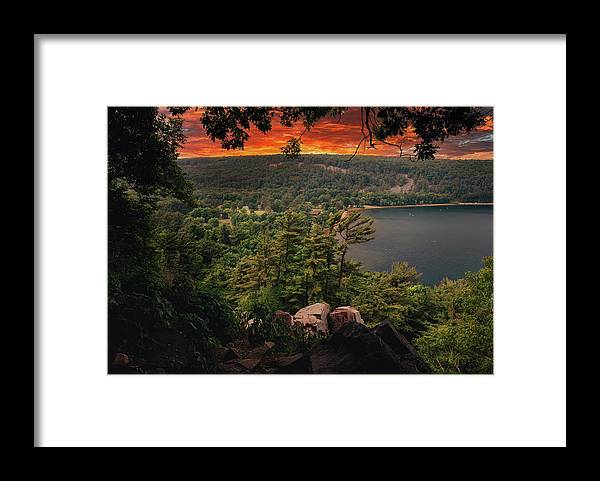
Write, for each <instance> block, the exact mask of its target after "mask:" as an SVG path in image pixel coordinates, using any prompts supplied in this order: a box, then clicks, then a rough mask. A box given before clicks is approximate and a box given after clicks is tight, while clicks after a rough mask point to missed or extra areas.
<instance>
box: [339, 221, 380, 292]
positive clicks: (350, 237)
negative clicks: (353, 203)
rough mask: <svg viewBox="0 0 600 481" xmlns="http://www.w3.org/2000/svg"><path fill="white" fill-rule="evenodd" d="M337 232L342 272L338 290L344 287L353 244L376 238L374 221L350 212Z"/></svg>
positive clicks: (341, 222)
mask: <svg viewBox="0 0 600 481" xmlns="http://www.w3.org/2000/svg"><path fill="white" fill-rule="evenodd" d="M336 231H337V233H338V234H339V236H340V253H341V255H340V270H339V274H338V275H339V277H338V288H340V287H341V286H342V278H343V275H344V261H345V259H346V253H347V252H348V247H350V245H352V244H362V243H364V242H368V241H370V240H372V239H374V238H375V236H374V234H375V229H374V228H373V219H371V218H369V217H364V216H363V215H361V213H360V212H358V211H354V212H350V213H349V214H348V215H347V216H346V217H344V218H343V219H342V220H341V221H340V222H339V223H338V224H337V225H336Z"/></svg>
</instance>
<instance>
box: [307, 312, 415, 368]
mask: <svg viewBox="0 0 600 481" xmlns="http://www.w3.org/2000/svg"><path fill="white" fill-rule="evenodd" d="M309 356H310V369H311V372H312V373H314V374H417V373H419V370H418V369H417V368H416V366H415V365H414V363H412V364H411V363H410V362H403V359H402V357H401V356H399V355H397V354H396V353H395V352H394V350H393V349H392V348H391V347H390V346H389V345H388V344H387V343H386V342H384V340H383V339H382V338H381V337H379V336H378V335H377V334H376V333H375V332H373V331H371V330H369V328H367V327H366V326H365V325H364V324H361V323H358V322H347V323H345V324H343V325H342V326H341V327H340V328H339V329H338V330H337V331H336V332H334V333H333V334H332V335H331V336H330V337H329V338H327V339H325V340H323V341H321V342H319V343H317V344H316V345H315V346H314V347H313V348H312V349H311V351H310V354H309Z"/></svg>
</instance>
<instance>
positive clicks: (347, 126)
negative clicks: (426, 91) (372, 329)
mask: <svg viewBox="0 0 600 481" xmlns="http://www.w3.org/2000/svg"><path fill="white" fill-rule="evenodd" d="M201 116H202V109H201V108H199V109H198V110H191V111H188V112H186V113H185V114H184V116H183V117H184V130H185V133H186V136H187V142H186V143H185V144H184V146H183V148H182V150H181V152H180V156H181V157H182V158H189V157H212V156H217V157H220V156H239V155H261V154H262V155H265V154H279V153H281V147H282V146H283V145H285V143H286V142H287V141H288V140H290V139H291V138H292V137H298V136H299V135H301V134H302V131H303V130H304V128H303V127H302V126H301V125H297V126H294V127H292V128H289V127H283V126H281V125H280V124H279V120H278V116H277V115H276V116H275V118H274V119H273V127H272V129H271V130H270V131H269V132H267V133H266V134H263V133H262V132H259V131H258V130H256V129H255V128H253V127H251V128H250V131H249V134H250V138H249V140H248V141H247V142H246V145H245V147H244V150H223V149H222V148H221V144H220V142H218V141H217V142H213V141H212V140H210V139H209V138H208V136H207V135H206V131H205V130H204V128H203V127H202V124H201V122H200V119H201ZM483 132H486V133H488V132H489V133H492V132H493V119H492V117H491V116H488V117H487V118H486V123H485V124H484V125H482V126H481V127H479V128H478V129H476V130H475V131H474V132H471V133H470V134H463V135H460V136H456V137H454V138H453V140H455V141H454V142H451V141H450V139H448V140H447V141H446V142H445V143H443V144H441V148H440V150H439V153H438V155H437V157H438V158H465V159H466V158H478V159H480V158H488V159H489V158H491V157H492V153H491V148H492V144H491V142H485V143H483V142H478V140H477V138H478V137H481V136H482V133H483ZM362 137H363V134H362V130H361V124H360V109H359V108H358V107H351V108H349V109H348V110H347V111H346V112H345V113H344V114H343V115H342V117H341V119H339V121H338V118H332V117H326V118H323V119H321V120H320V121H318V122H317V123H316V124H315V125H314V126H313V128H312V129H311V130H310V131H307V132H305V133H304V134H303V135H302V151H303V152H304V153H309V154H341V155H352V154H353V153H354V151H355V149H356V146H357V144H358V143H359V142H360V140H361V139H362ZM461 139H463V141H464V142H463V143H461V142H458V141H457V140H461ZM389 141H390V143H395V144H401V145H402V148H403V152H404V155H409V154H411V153H412V152H411V149H412V148H413V146H414V144H415V143H416V141H417V136H416V134H415V132H414V130H409V131H408V132H407V133H406V134H405V135H404V136H403V137H402V138H393V139H389ZM476 144H477V145H476ZM475 147H477V148H478V149H479V150H477V151H475V150H474V149H475ZM358 153H359V154H361V155H378V156H390V157H392V156H397V155H398V153H399V150H398V148H397V147H394V146H391V145H385V144H382V143H380V142H378V143H376V148H368V144H367V143H366V142H363V144H362V145H361V147H360V149H359V152H358Z"/></svg>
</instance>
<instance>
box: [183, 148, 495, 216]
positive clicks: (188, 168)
mask: <svg viewBox="0 0 600 481" xmlns="http://www.w3.org/2000/svg"><path fill="white" fill-rule="evenodd" d="M178 163H179V165H180V166H181V168H182V169H183V170H184V172H186V174H187V175H188V177H189V178H190V179H191V180H192V182H193V183H194V185H195V188H196V190H197V192H198V193H199V194H200V197H201V198H202V200H203V202H204V203H205V205H207V206H212V207H216V206H219V205H222V204H224V203H225V205H227V206H232V207H242V206H244V205H247V206H248V207H250V208H251V209H267V210H274V211H282V210H284V209H286V208H288V207H290V206H292V205H294V204H296V203H298V202H310V203H311V204H312V205H323V206H329V205H331V206H335V207H337V208H343V207H345V206H349V205H359V206H360V205H364V204H372V205H405V204H419V203H447V202H492V200H493V183H492V179H493V162H492V161H487V160H407V159H402V160H400V159H397V158H389V157H371V156H362V157H361V156H357V157H354V158H353V159H352V160H351V161H347V157H344V156H336V155H303V156H301V157H300V159H299V160H289V159H287V158H285V157H284V156H283V155H272V156H240V157H219V158H194V159H183V160H179V161H178Z"/></svg>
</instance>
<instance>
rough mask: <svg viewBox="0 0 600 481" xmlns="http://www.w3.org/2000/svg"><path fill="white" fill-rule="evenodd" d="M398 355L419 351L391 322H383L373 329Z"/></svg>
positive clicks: (414, 353)
mask: <svg viewBox="0 0 600 481" xmlns="http://www.w3.org/2000/svg"><path fill="white" fill-rule="evenodd" d="M372 331H373V333H374V334H376V335H377V336H379V337H380V338H381V339H383V341H384V342H385V343H386V344H387V345H388V346H390V347H391V348H392V349H393V351H394V352H395V353H396V354H398V355H404V354H413V355H416V354H417V351H416V349H415V348H414V347H413V346H412V344H411V343H410V342H408V340H407V339H406V338H405V337H404V336H403V335H402V334H400V333H399V332H398V331H397V330H396V329H395V328H394V326H392V325H391V324H390V323H389V322H382V323H381V324H378V325H377V326H375V327H374V328H373V329H372Z"/></svg>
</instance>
